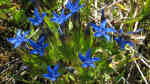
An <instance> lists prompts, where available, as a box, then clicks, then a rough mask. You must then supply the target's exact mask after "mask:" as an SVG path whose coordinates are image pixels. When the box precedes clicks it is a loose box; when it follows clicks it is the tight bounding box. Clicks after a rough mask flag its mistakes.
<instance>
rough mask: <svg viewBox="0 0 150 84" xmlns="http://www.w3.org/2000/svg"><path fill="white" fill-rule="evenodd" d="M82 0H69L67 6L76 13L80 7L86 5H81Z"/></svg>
mask: <svg viewBox="0 0 150 84" xmlns="http://www.w3.org/2000/svg"><path fill="white" fill-rule="evenodd" d="M79 2H80V0H77V1H76V2H75V3H74V4H73V3H72V2H71V0H68V2H67V4H66V8H68V9H69V10H71V12H72V13H76V12H78V11H79V10H80V8H83V6H84V5H81V6H79Z"/></svg>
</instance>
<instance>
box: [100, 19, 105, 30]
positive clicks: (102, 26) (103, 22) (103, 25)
mask: <svg viewBox="0 0 150 84" xmlns="http://www.w3.org/2000/svg"><path fill="white" fill-rule="evenodd" d="M106 23H107V22H106V19H104V20H103V21H102V22H101V26H100V27H101V28H102V29H104V28H105V27H106Z"/></svg>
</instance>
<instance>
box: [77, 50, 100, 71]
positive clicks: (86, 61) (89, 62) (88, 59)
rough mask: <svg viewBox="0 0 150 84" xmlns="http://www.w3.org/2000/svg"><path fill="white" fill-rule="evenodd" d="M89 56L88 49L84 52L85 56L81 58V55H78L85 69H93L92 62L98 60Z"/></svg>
mask: <svg viewBox="0 0 150 84" xmlns="http://www.w3.org/2000/svg"><path fill="white" fill-rule="evenodd" d="M90 56H91V50H90V49H88V51H87V52H86V56H82V54H81V53H79V58H80V60H81V61H82V62H83V64H82V67H84V68H87V67H88V66H91V67H93V68H95V65H94V62H95V61H99V60H100V58H98V57H93V58H91V57H90Z"/></svg>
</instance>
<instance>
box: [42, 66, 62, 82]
mask: <svg viewBox="0 0 150 84" xmlns="http://www.w3.org/2000/svg"><path fill="white" fill-rule="evenodd" d="M58 68H59V64H57V65H56V66H55V67H54V69H51V68H50V66H48V67H47V69H48V74H43V77H45V78H48V79H49V80H52V81H55V80H56V79H57V77H59V76H60V73H59V72H58Z"/></svg>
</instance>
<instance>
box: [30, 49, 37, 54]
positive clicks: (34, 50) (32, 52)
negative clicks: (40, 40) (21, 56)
mask: <svg viewBox="0 0 150 84" xmlns="http://www.w3.org/2000/svg"><path fill="white" fill-rule="evenodd" d="M38 53H39V52H38V50H36V49H33V50H32V51H30V54H38Z"/></svg>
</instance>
